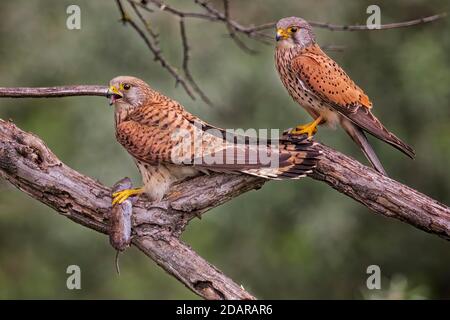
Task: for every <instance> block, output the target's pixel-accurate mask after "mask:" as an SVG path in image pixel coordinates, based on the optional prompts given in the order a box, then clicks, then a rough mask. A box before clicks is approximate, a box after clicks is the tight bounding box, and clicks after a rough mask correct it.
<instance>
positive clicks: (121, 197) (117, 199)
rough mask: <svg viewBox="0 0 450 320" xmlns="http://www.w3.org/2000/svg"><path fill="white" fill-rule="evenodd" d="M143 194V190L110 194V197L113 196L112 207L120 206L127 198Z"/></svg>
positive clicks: (126, 190) (127, 190) (129, 190)
mask: <svg viewBox="0 0 450 320" xmlns="http://www.w3.org/2000/svg"><path fill="white" fill-rule="evenodd" d="M143 192H144V189H143V188H137V189H125V190H122V191H119V192H114V193H113V194H112V196H113V200H112V205H115V204H121V203H122V202H124V201H125V200H127V199H128V198H129V197H133V196H136V195H140V194H141V193H143Z"/></svg>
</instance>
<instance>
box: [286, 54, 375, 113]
mask: <svg viewBox="0 0 450 320" xmlns="http://www.w3.org/2000/svg"><path fill="white" fill-rule="evenodd" d="M291 67H292V69H293V70H294V72H296V74H297V76H298V78H299V80H301V81H302V82H303V84H304V85H306V86H307V87H308V89H310V90H311V91H312V92H313V93H314V94H315V95H317V96H319V97H321V98H322V99H324V100H325V101H329V102H331V103H333V104H336V105H339V106H341V107H344V108H345V107H349V106H356V105H357V106H361V107H366V108H371V107H372V102H370V100H369V97H368V96H367V95H366V94H365V93H364V91H363V90H362V89H361V88H359V87H358V86H357V85H356V84H355V83H354V82H353V81H352V80H351V79H350V77H349V76H348V75H347V74H346V73H345V72H344V70H342V68H341V67H339V66H338V65H337V63H336V62H334V61H333V60H332V59H331V58H329V57H328V56H327V55H325V54H324V53H323V51H322V50H321V49H320V48H318V47H317V46H314V47H313V49H310V50H309V51H306V52H302V53H301V54H299V55H298V56H296V57H295V58H294V59H293V60H292V64H291Z"/></svg>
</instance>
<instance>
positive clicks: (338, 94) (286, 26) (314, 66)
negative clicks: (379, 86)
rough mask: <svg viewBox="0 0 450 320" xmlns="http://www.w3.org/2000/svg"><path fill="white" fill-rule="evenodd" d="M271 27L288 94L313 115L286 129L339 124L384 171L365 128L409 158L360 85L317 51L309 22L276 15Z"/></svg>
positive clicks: (307, 130)
mask: <svg viewBox="0 0 450 320" xmlns="http://www.w3.org/2000/svg"><path fill="white" fill-rule="evenodd" d="M276 32H277V33H276V40H277V46H276V50H275V63H276V67H277V70H278V73H279V75H280V78H281V81H282V82H283V84H284V86H285V87H286V89H287V90H288V92H289V94H290V95H291V97H292V98H293V99H294V100H295V101H296V102H297V103H298V104H300V105H301V106H302V107H303V108H304V109H305V110H306V111H307V112H308V113H309V114H310V115H311V116H312V117H313V118H314V121H312V122H311V123H308V124H306V125H301V126H297V127H296V128H295V129H294V130H292V131H291V133H293V134H308V135H309V136H311V135H313V134H314V133H315V132H316V130H317V126H318V125H322V124H325V125H328V126H331V127H336V125H340V126H341V127H342V128H343V129H344V130H345V131H346V132H347V133H348V134H349V135H350V137H351V138H352V139H353V141H354V142H355V143H356V144H358V146H359V147H360V148H361V150H362V151H363V153H364V154H365V156H366V157H367V159H368V160H369V161H370V163H371V164H372V166H373V167H374V168H375V169H376V170H377V171H378V172H380V173H382V174H384V175H386V172H385V170H384V168H383V166H382V164H381V162H380V160H379V159H378V157H377V155H376V154H375V152H374V150H373V149H372V147H371V145H370V144H369V142H368V140H367V137H366V136H365V132H368V133H370V134H372V135H373V136H375V137H376V138H378V139H380V140H382V141H384V142H386V143H388V144H390V145H392V146H394V147H395V148H397V149H398V150H400V151H402V152H403V153H405V154H406V155H408V156H409V157H411V158H414V156H415V154H414V150H413V149H412V148H411V147H410V146H408V145H407V144H405V143H404V142H403V141H401V140H400V139H399V138H397V137H396V136H395V135H394V134H393V133H391V132H389V131H388V130H387V129H386V128H385V127H384V126H383V124H382V123H381V122H380V121H379V120H378V119H377V118H376V117H375V116H374V115H373V114H372V112H371V110H372V102H371V101H370V100H369V97H368V96H367V95H366V94H365V93H364V91H363V90H362V89H361V88H360V87H358V86H357V85H356V84H355V83H354V82H353V80H352V79H351V78H350V77H349V76H348V75H347V74H346V73H345V71H344V70H343V69H342V68H341V67H339V65H338V64H337V63H336V62H335V61H333V60H332V59H331V58H330V57H328V56H327V55H326V54H325V53H324V52H323V51H322V49H321V48H320V47H319V45H318V44H317V43H316V39H315V35H314V33H313V30H312V28H311V25H310V24H309V23H308V22H306V21H305V20H303V19H301V18H297V17H289V18H284V19H281V20H280V21H278V23H277V25H276Z"/></svg>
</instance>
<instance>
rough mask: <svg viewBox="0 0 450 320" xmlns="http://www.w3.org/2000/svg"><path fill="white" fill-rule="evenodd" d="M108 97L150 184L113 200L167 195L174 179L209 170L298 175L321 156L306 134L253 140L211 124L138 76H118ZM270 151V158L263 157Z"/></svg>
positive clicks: (121, 134) (122, 139) (120, 136)
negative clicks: (259, 140)
mask: <svg viewBox="0 0 450 320" xmlns="http://www.w3.org/2000/svg"><path fill="white" fill-rule="evenodd" d="M108 96H109V97H110V99H111V100H110V104H114V105H115V127H116V138H117V140H118V141H119V143H120V144H121V145H122V146H123V147H124V148H125V149H126V150H127V151H128V153H130V154H131V156H132V157H133V158H134V160H135V162H136V164H137V167H138V168H139V170H140V172H141V175H142V180H143V184H144V186H143V188H138V189H130V190H124V191H122V192H119V193H117V194H115V195H114V199H113V203H121V202H122V201H124V200H125V199H126V198H128V197H130V196H133V195H137V194H140V193H143V192H144V193H146V194H147V195H148V196H149V198H150V200H155V201H157V200H161V199H162V198H163V197H164V195H165V194H166V192H167V191H168V189H169V188H170V186H171V185H172V184H173V183H175V182H177V181H180V180H183V179H185V178H187V177H190V176H195V175H197V174H201V173H208V172H229V173H244V174H249V175H254V176H259V177H262V178H266V179H275V180H278V179H298V178H300V177H303V176H305V175H306V174H308V173H310V172H311V170H312V169H313V168H314V167H315V166H316V164H317V162H318V161H319V155H320V152H319V151H318V150H317V148H316V146H315V143H314V142H312V141H310V140H309V139H307V138H306V135H304V136H290V135H285V136H283V137H282V138H281V139H280V140H279V141H266V142H264V143H249V141H250V140H251V141H253V139H252V138H250V137H245V136H239V135H230V134H229V132H227V131H225V130H223V129H220V128H217V127H214V126H211V125H209V124H207V123H206V122H204V121H202V120H201V119H199V118H197V117H195V116H194V115H192V114H190V113H189V112H187V111H186V110H185V109H184V108H183V107H182V106H181V105H180V104H179V103H178V102H176V101H174V100H172V99H170V98H168V97H166V96H164V95H162V94H160V93H158V92H157V91H155V90H153V89H152V88H150V86H148V85H147V84H146V83H145V82H144V81H142V80H140V79H137V78H134V77H129V76H120V77H116V78H114V79H112V80H111V81H110V88H109V93H108ZM264 152H266V153H267V157H268V158H269V159H271V162H270V163H269V162H268V161H263V160H264V159H263V157H262V154H263V153H264ZM267 157H266V158H267ZM266 158H265V160H267V159H266ZM272 160H274V161H272ZM274 164H275V165H274Z"/></svg>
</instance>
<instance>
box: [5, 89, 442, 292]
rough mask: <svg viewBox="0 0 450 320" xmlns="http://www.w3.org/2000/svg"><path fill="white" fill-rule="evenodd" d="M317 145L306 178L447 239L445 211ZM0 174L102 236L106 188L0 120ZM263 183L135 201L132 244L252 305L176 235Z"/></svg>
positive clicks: (202, 180) (227, 183)
mask: <svg viewBox="0 0 450 320" xmlns="http://www.w3.org/2000/svg"><path fill="white" fill-rule="evenodd" d="M78 89H80V90H79V91H77V90H78ZM106 91H107V87H101V86H73V87H70V86H66V87H53V88H51V89H50V88H0V97H16V98H18V97H51V96H53V97H55V96H57V97H61V96H74V95H86V94H87V93H89V92H90V94H92V95H105V94H106ZM317 147H318V148H320V150H322V152H323V155H322V158H321V160H320V162H319V164H318V166H317V168H316V170H315V172H314V173H313V174H312V175H311V177H312V178H313V179H315V180H319V181H323V182H326V183H327V184H328V185H330V186H332V187H333V188H334V189H336V190H337V191H339V192H341V193H343V194H345V195H347V196H349V197H350V198H352V199H354V200H356V201H358V202H360V203H362V204H363V205H365V206H366V207H367V208H369V209H370V210H372V211H373V212H375V213H378V214H382V215H384V216H387V217H391V218H396V219H399V220H401V221H403V222H405V223H408V224H410V225H413V226H415V227H417V228H419V229H421V230H424V231H426V232H429V233H432V234H436V235H438V236H440V237H442V238H444V239H446V240H449V239H450V208H448V207H447V206H445V205H443V204H441V203H439V202H438V201H436V200H434V199H432V198H430V197H428V196H426V195H424V194H422V193H420V192H418V191H417V190H414V189H412V188H410V187H407V186H405V185H403V184H401V183H399V182H397V181H395V180H392V179H390V178H388V177H385V176H382V175H380V174H379V173H377V172H375V171H374V170H372V169H370V168H368V167H366V166H364V165H362V164H360V163H359V162H357V161H356V160H354V159H352V158H350V157H348V156H345V155H343V154H341V153H339V152H337V151H335V150H333V149H331V148H329V147H326V146H323V145H321V144H318V145H317ZM0 176H1V177H3V178H4V179H6V180H8V181H9V182H10V183H11V184H13V185H14V186H16V187H17V188H19V189H20V190H21V191H23V192H25V193H27V194H29V195H30V196H32V197H33V198H35V199H37V200H38V201H40V202H42V203H44V204H46V205H48V206H50V207H51V208H53V209H55V210H56V211H57V212H59V213H61V214H63V215H65V216H66V217H68V218H69V219H71V220H73V221H75V222H76V223H78V224H81V225H84V226H87V227H89V228H91V229H94V230H96V231H99V232H102V233H107V220H106V217H107V213H108V212H109V211H110V209H111V195H110V194H111V190H110V189H109V188H108V187H106V186H104V185H102V184H101V183H99V182H97V181H96V180H94V179H92V178H89V177H86V176H84V175H82V174H80V173H78V172H76V171H75V170H73V169H71V168H69V167H67V166H66V165H64V164H63V163H62V162H61V161H60V160H59V159H58V158H57V157H56V156H55V155H54V154H53V153H52V152H51V151H50V150H49V149H48V148H47V147H46V146H45V144H44V142H43V141H41V140H40V139H39V138H38V137H36V136H35V135H33V134H30V133H26V132H24V131H22V130H20V129H19V128H17V127H16V126H15V125H14V124H12V123H11V122H5V121H3V120H0ZM265 182H266V181H265V180H263V179H260V178H255V177H251V176H247V175H227V174H213V175H210V176H199V177H196V178H193V179H190V180H187V181H184V182H182V183H180V184H178V185H175V186H173V187H172V189H171V190H170V192H169V193H168V195H167V196H166V197H165V198H164V199H163V200H162V201H161V202H160V203H151V204H149V203H148V202H146V201H145V199H141V200H139V201H138V202H137V203H136V204H135V206H134V208H133V210H134V215H133V230H134V240H133V244H134V245H136V246H137V247H138V248H139V249H141V250H142V251H143V252H144V253H145V254H146V255H148V256H149V257H150V258H152V259H153V260H154V261H155V262H156V263H158V265H160V266H161V267H162V268H163V269H164V270H166V271H167V272H168V273H169V274H171V275H172V276H174V277H176V278H177V279H178V280H179V281H181V282H182V283H183V284H185V285H186V286H187V287H188V288H189V289H191V290H192V291H193V292H195V293H196V294H198V295H200V296H201V297H203V298H205V299H253V298H254V297H253V296H252V295H251V294H249V293H248V292H246V291H245V290H244V289H243V287H241V286H240V285H238V284H236V283H235V282H234V281H233V280H231V279H230V278H228V277H226V276H225V275H224V274H223V273H222V272H221V271H219V270H218V269H217V268H215V267H214V266H212V265H211V264H209V263H208V262H207V261H206V260H205V259H203V258H202V257H200V256H199V255H198V254H197V253H195V251H193V250H192V249H191V248H190V247H189V246H188V245H186V244H185V243H183V242H182V241H181V240H180V238H179V237H180V235H181V234H182V232H183V231H184V229H185V228H186V226H187V224H188V223H189V221H190V220H192V219H194V218H196V217H199V216H201V215H202V214H203V213H205V212H207V211H208V210H210V209H211V208H214V207H216V206H219V205H221V204H223V203H224V202H226V201H228V200H231V199H233V198H235V197H237V196H239V195H240V194H242V193H245V192H247V191H250V190H253V189H258V188H260V187H262V186H263V184H264V183H265ZM299 183H308V181H307V180H306V179H304V180H302V181H301V182H299Z"/></svg>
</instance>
